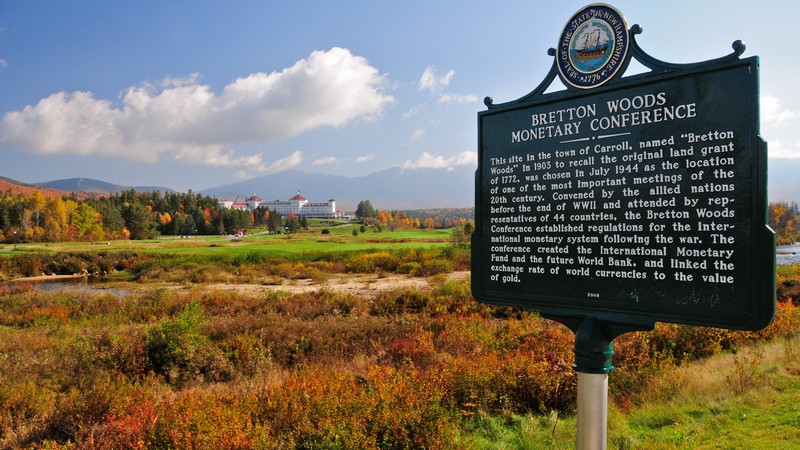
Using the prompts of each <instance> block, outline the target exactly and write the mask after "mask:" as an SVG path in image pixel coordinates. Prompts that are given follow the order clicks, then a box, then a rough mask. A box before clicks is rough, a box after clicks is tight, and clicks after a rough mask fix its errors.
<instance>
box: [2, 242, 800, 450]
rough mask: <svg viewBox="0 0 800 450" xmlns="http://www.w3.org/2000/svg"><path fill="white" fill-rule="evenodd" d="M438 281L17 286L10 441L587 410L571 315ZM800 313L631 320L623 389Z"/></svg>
mask: <svg viewBox="0 0 800 450" xmlns="http://www.w3.org/2000/svg"><path fill="white" fill-rule="evenodd" d="M401 255H405V256H404V257H405V258H411V254H410V253H385V254H381V253H369V252H367V253H359V254H353V255H349V256H344V255H339V256H338V258H340V259H339V260H337V261H293V262H292V261H285V262H283V263H280V264H278V265H281V264H283V265H285V269H282V270H286V271H291V270H299V269H300V267H299V266H302V267H303V268H307V267H316V270H324V269H326V268H328V269H332V268H335V267H338V268H339V269H343V268H344V267H345V266H348V267H352V268H355V267H359V270H362V269H374V267H383V268H384V269H385V270H391V269H392V268H395V269H399V268H400V267H401V266H402V265H403V264H404V263H402V262H400V261H401V260H402V258H401ZM428 256H430V255H428ZM73 258H74V259H75V260H76V261H84V262H85V261H91V260H92V258H89V257H83V258H81V257H79V256H77V255H73ZM112 259H113V258H112ZM125 261H126V260H125V258H120V259H119V260H118V263H119V264H120V267H128V269H126V270H134V267H133V266H131V265H127V266H126V265H125V264H124V262H125ZM408 261H410V259H409V260H408ZM162 263H163V262H162ZM262 263H264V260H262V259H259V258H255V257H253V258H250V259H249V260H248V259H247V258H245V259H243V260H241V261H239V265H238V267H239V269H240V270H245V271H246V270H247V267H248V266H250V265H258V264H262ZM417 263H419V264H421V263H420V262H419V260H417ZM450 263H451V264H452V262H450ZM31 264H33V262H31ZM143 264H144V263H143ZM158 264H159V262H158V261H156V260H152V261H149V262H146V264H145V266H147V267H149V269H144V268H143V267H142V268H140V269H139V270H147V271H154V270H157V269H156V268H157V265H158ZM164 264H166V263H164ZM361 266H363V268H362V267H361ZM276 270H277V269H276ZM303 270H306V269H303ZM287 273H289V272H287ZM431 280H432V282H433V287H432V288H430V289H425V290H418V289H409V290H399V291H391V292H383V293H380V294H377V295H375V296H372V297H360V296H354V295H347V294H340V293H335V292H331V291H327V290H325V289H322V290H320V291H318V292H313V293H302V294H295V295H290V294H288V293H271V294H258V295H244V294H238V293H235V292H231V291H222V290H214V289H208V288H204V287H202V286H203V285H202V284H201V285H198V287H195V288H191V289H176V290H166V289H163V288H149V289H141V290H137V291H136V292H131V293H128V294H127V295H125V296H117V295H113V294H111V293H94V294H90V293H86V292H81V291H61V292H50V293H48V292H41V291H37V290H33V289H31V288H30V286H28V287H26V286H25V285H21V286H17V287H16V288H15V289H14V290H11V289H10V288H9V287H5V288H2V289H4V290H3V292H0V294H2V295H0V445H1V446H2V447H4V448H19V447H26V448H82V449H101V448H121V449H137V448H241V449H249V448H278V449H280V448H343V449H368V448H376V449H401V448H402V449H406V448H429V449H443V448H454V447H455V448H469V447H470V443H469V442H467V441H466V440H465V438H464V433H463V432H462V430H463V429H464V427H465V426H466V425H467V424H469V423H470V421H472V420H475V419H478V418H480V417H485V416H486V415H508V414H514V413H534V414H536V413H545V414H547V413H550V412H551V411H557V412H559V413H566V414H570V413H572V412H573V411H574V407H575V394H576V392H575V382H576V381H575V380H576V378H575V373H574V372H573V370H572V362H573V352H572V346H573V343H574V336H573V335H572V333H571V332H570V331H568V330H567V329H566V328H565V327H563V326H561V325H559V324H557V323H554V322H550V321H547V320H543V319H541V318H539V317H538V316H536V315H535V314H532V313H530V312H526V311H522V310H518V309H513V308H502V307H489V306H487V305H482V304H479V303H477V302H475V301H474V300H473V299H472V297H471V295H470V291H469V284H468V280H466V279H457V280H447V278H446V277H445V276H443V275H435V276H434V277H433V278H431ZM798 325H800V308H798V307H797V306H795V305H794V304H793V303H792V302H791V301H784V302H781V303H780V304H779V309H778V315H777V318H776V320H775V322H774V324H773V325H772V326H771V327H769V328H767V329H766V330H764V331H761V332H758V333H745V332H737V331H726V330H719V329H711V328H700V327H686V326H677V325H669V324H659V325H658V326H657V327H656V329H655V330H653V331H651V332H638V333H629V334H625V335H623V336H621V337H619V338H617V339H616V340H615V343H614V349H615V352H616V354H615V357H614V365H615V366H616V370H615V371H614V372H613V374H612V376H611V377H610V380H611V392H612V398H613V399H614V401H617V402H621V403H624V402H626V401H632V399H634V398H635V395H636V394H637V393H638V392H640V391H641V390H643V389H647V386H648V384H649V383H650V382H651V381H652V380H654V379H656V377H658V376H660V375H661V374H663V373H667V372H668V371H669V369H670V368H673V367H675V366H676V365H679V364H681V363H683V362H685V361H690V360H693V359H696V358H700V357H704V356H707V355H711V354H714V353H716V352H720V351H724V350H730V349H737V348H739V347H740V346H742V345H746V344H749V343H752V342H756V341H763V340H769V339H775V338H778V337H780V336H787V335H790V334H793V333H796V330H797V329H798Z"/></svg>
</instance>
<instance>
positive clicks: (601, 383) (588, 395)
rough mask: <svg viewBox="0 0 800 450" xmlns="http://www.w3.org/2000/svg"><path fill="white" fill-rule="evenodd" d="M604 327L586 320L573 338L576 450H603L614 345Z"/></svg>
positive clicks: (594, 321) (595, 321) (597, 322)
mask: <svg viewBox="0 0 800 450" xmlns="http://www.w3.org/2000/svg"><path fill="white" fill-rule="evenodd" d="M603 328H604V327H603V324H602V323H601V322H600V321H598V320H595V319H592V318H588V319H585V320H584V321H583V323H581V325H580V327H579V328H578V331H577V332H576V334H575V371H576V372H578V432H577V434H578V435H577V448H578V450H591V449H605V448H606V429H607V426H606V425H607V423H608V373H609V372H611V370H613V369H614V366H612V365H611V357H612V356H613V355H614V349H613V344H612V343H611V340H610V339H608V338H607V337H606V333H605V332H604V331H605V330H604V329H603Z"/></svg>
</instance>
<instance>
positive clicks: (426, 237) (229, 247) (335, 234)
mask: <svg viewBox="0 0 800 450" xmlns="http://www.w3.org/2000/svg"><path fill="white" fill-rule="evenodd" d="M354 228H358V225H357V224H355V225H354V224H349V223H348V224H344V225H339V226H335V227H325V226H323V225H321V224H319V223H317V224H313V223H312V226H311V227H310V229H309V230H308V231H302V232H299V233H295V234H267V233H266V230H253V232H252V233H250V234H247V235H245V236H243V237H240V238H237V237H233V236H191V237H188V238H182V237H179V236H164V237H162V238H160V239H153V240H141V241H102V242H59V243H21V244H16V245H15V244H5V245H2V246H0V255H11V254H13V253H15V252H35V251H48V252H94V251H137V252H139V251H141V252H152V253H170V254H197V255H209V256H211V255H229V256H235V255H237V254H242V253H251V252H264V253H270V254H278V255H280V254H298V253H314V252H317V253H324V252H335V251H351V250H353V251H359V250H369V249H376V250H378V249H392V248H400V247H403V248H428V247H442V246H446V245H450V241H451V237H452V230H420V229H398V230H395V231H389V230H384V231H382V232H378V233H376V232H373V231H372V230H371V229H367V230H366V231H365V232H364V233H361V232H359V233H358V235H357V236H353V233H352V232H353V229H354ZM323 229H327V230H328V231H329V234H322V230H323Z"/></svg>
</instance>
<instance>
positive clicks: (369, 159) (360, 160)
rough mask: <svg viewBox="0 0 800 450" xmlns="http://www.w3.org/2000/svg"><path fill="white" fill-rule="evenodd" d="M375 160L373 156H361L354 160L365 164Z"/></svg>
mask: <svg viewBox="0 0 800 450" xmlns="http://www.w3.org/2000/svg"><path fill="white" fill-rule="evenodd" d="M373 159H375V155H362V156H359V157H357V158H356V162H357V163H365V162H367V161H371V160H373Z"/></svg>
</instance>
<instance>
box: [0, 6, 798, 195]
mask: <svg viewBox="0 0 800 450" xmlns="http://www.w3.org/2000/svg"><path fill="white" fill-rule="evenodd" d="M588 3H589V2H578V1H560V2H552V1H549V2H539V1H534V0H509V1H485V0H484V1H477V0H461V1H457V2H456V1H440V2H423V1H413V0H412V1H402V2H399V1H346V2H331V1H252V2H251V1H235V2H209V1H170V2H161V1H135V2H131V1H125V2H122V1H118V2H109V1H81V0H76V1H70V2H64V1H23V0H0V158H1V159H0V161H2V162H0V176H5V177H9V178H13V179H15V180H18V181H22V182H28V183H34V182H41V181H50V180H55V179H61V178H75V177H85V178H97V179H101V180H104V181H109V182H113V183H117V184H121V185H154V186H166V187H170V188H173V189H177V190H180V191H185V190H187V189H193V190H195V191H198V190H202V189H206V188H210V187H215V186H220V185H225V184H230V183H234V182H237V181H240V180H243V179H247V178H252V177H257V176H262V175H268V174H270V173H276V172H279V171H282V170H287V169H299V170H303V171H306V172H310V173H326V174H337V175H345V176H356V175H366V174H369V173H373V172H377V171H379V170H383V169H386V168H390V167H405V168H406V169H408V170H415V169H419V168H433V169H437V170H443V171H444V170H449V169H452V168H454V167H458V166H462V165H472V166H477V113H478V112H479V111H481V110H484V109H485V107H484V106H483V98H484V97H485V96H491V97H493V98H494V99H495V102H496V103H501V102H506V101H510V100H514V99H517V98H519V97H521V96H523V95H525V94H527V93H528V92H530V91H531V90H532V89H533V88H535V87H536V86H537V85H538V84H539V82H540V81H541V80H542V79H543V78H544V76H545V75H546V74H547V72H548V70H549V68H550V66H551V64H552V57H550V56H548V55H547V49H548V48H550V47H554V46H555V44H556V41H557V39H558V36H559V34H560V32H561V30H562V28H563V27H564V25H565V24H566V21H567V20H568V19H569V18H570V16H571V15H572V14H573V13H575V12H576V11H577V10H579V9H581V8H582V7H583V6H585V5H587V4H588ZM611 5H613V6H614V7H616V8H617V9H619V10H620V11H621V12H622V14H623V15H625V17H626V18H627V21H628V24H629V26H630V25H633V24H640V25H642V26H643V27H644V33H643V34H642V35H640V36H638V38H637V39H638V42H639V43H640V44H641V45H642V47H643V48H644V49H645V50H646V51H647V52H649V53H650V54H651V55H652V56H654V57H656V58H659V59H662V60H664V61H668V62H696V61H702V60H706V59H711V58H716V57H720V56H723V55H726V54H728V53H730V51H731V43H732V42H733V41H735V40H737V39H741V40H743V41H744V42H745V43H746V44H747V51H746V52H745V54H744V56H745V57H747V56H753V55H758V56H759V57H760V61H761V131H762V135H763V136H764V138H765V139H766V140H767V141H768V142H769V148H770V156H771V157H800V131H798V130H800V126H798V125H800V102H798V100H800V89H798V88H797V86H798V81H797V80H798V69H800V66H799V65H798V64H797V59H798V56H800V50H798V49H799V48H800V46H798V44H797V42H796V41H797V40H798V39H797V37H796V20H794V14H792V12H793V10H794V9H795V7H796V3H795V2H793V1H761V2H757V1H752V0H751V1H736V0H728V1H716V0H703V1H662V2H642V1H628V0H625V1H617V2H611ZM292 189H294V186H293V187H292Z"/></svg>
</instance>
